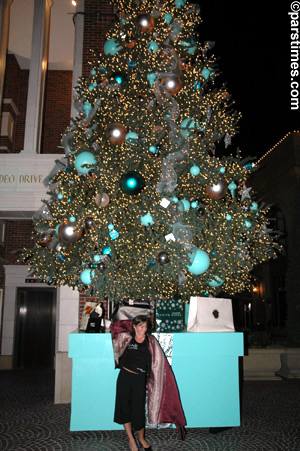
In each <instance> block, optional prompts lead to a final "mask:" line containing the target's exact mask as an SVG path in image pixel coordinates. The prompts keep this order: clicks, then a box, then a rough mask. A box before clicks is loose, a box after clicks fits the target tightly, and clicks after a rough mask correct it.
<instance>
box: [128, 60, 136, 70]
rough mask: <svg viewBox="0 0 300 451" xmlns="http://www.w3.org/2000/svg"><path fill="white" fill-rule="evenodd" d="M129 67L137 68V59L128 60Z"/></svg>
mask: <svg viewBox="0 0 300 451" xmlns="http://www.w3.org/2000/svg"><path fill="white" fill-rule="evenodd" d="M128 67H129V69H135V68H136V61H128Z"/></svg>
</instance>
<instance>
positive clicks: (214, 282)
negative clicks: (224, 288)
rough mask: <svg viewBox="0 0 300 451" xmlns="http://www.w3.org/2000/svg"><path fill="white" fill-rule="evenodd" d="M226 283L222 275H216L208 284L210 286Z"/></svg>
mask: <svg viewBox="0 0 300 451" xmlns="http://www.w3.org/2000/svg"><path fill="white" fill-rule="evenodd" d="M223 283H224V279H221V277H219V276H214V277H213V279H212V280H209V281H208V285H209V286H210V287H215V288H216V287H220V286H221V285H223Z"/></svg>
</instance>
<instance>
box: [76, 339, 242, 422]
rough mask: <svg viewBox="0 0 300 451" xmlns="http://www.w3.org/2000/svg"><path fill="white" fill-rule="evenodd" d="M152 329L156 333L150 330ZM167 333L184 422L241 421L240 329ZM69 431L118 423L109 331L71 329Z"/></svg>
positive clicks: (114, 375)
mask: <svg viewBox="0 0 300 451" xmlns="http://www.w3.org/2000/svg"><path fill="white" fill-rule="evenodd" d="M154 335H155V334H154ZM166 336H169V338H171V343H172V350H171V363H172V368H173V371H174V374H175V377H176V381H177V385H178V388H179V392H180V396H181V402H182V406H183V410H184V413H185V417H186V422H187V426H186V427H187V428H196V427H197V428H199V427H210V428H217V427H231V426H239V425H240V393H239V357H240V356H242V355H243V351H244V346H243V334H242V333H239V332H232V333H230V332H229V333H228V332H227V333H191V332H177V333H172V334H167V333H166V334H164V333H160V334H157V339H158V340H159V341H164V339H165V338H166ZM69 357H70V358H72V359H73V367H72V401H71V423H70V430H71V431H95V430H114V429H122V426H121V425H119V424H116V423H114V422H113V416H114V404H115V389H116V379H117V376H118V372H119V370H118V369H115V365H114V357H113V349H112V341H111V335H110V334H109V333H104V334H87V333H81V332H79V333H72V334H70V337H69Z"/></svg>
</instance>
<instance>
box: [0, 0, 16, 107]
mask: <svg viewBox="0 0 300 451" xmlns="http://www.w3.org/2000/svg"><path fill="white" fill-rule="evenodd" d="M12 2H13V0H2V1H1V2H0V111H1V107H2V100H3V86H4V77H5V69H6V52H7V44H8V36H9V21H10V5H11V4H12Z"/></svg>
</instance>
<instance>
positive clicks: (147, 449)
mask: <svg viewBox="0 0 300 451" xmlns="http://www.w3.org/2000/svg"><path fill="white" fill-rule="evenodd" d="M143 449H144V450H145V451H153V450H152V446H149V448H143Z"/></svg>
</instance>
